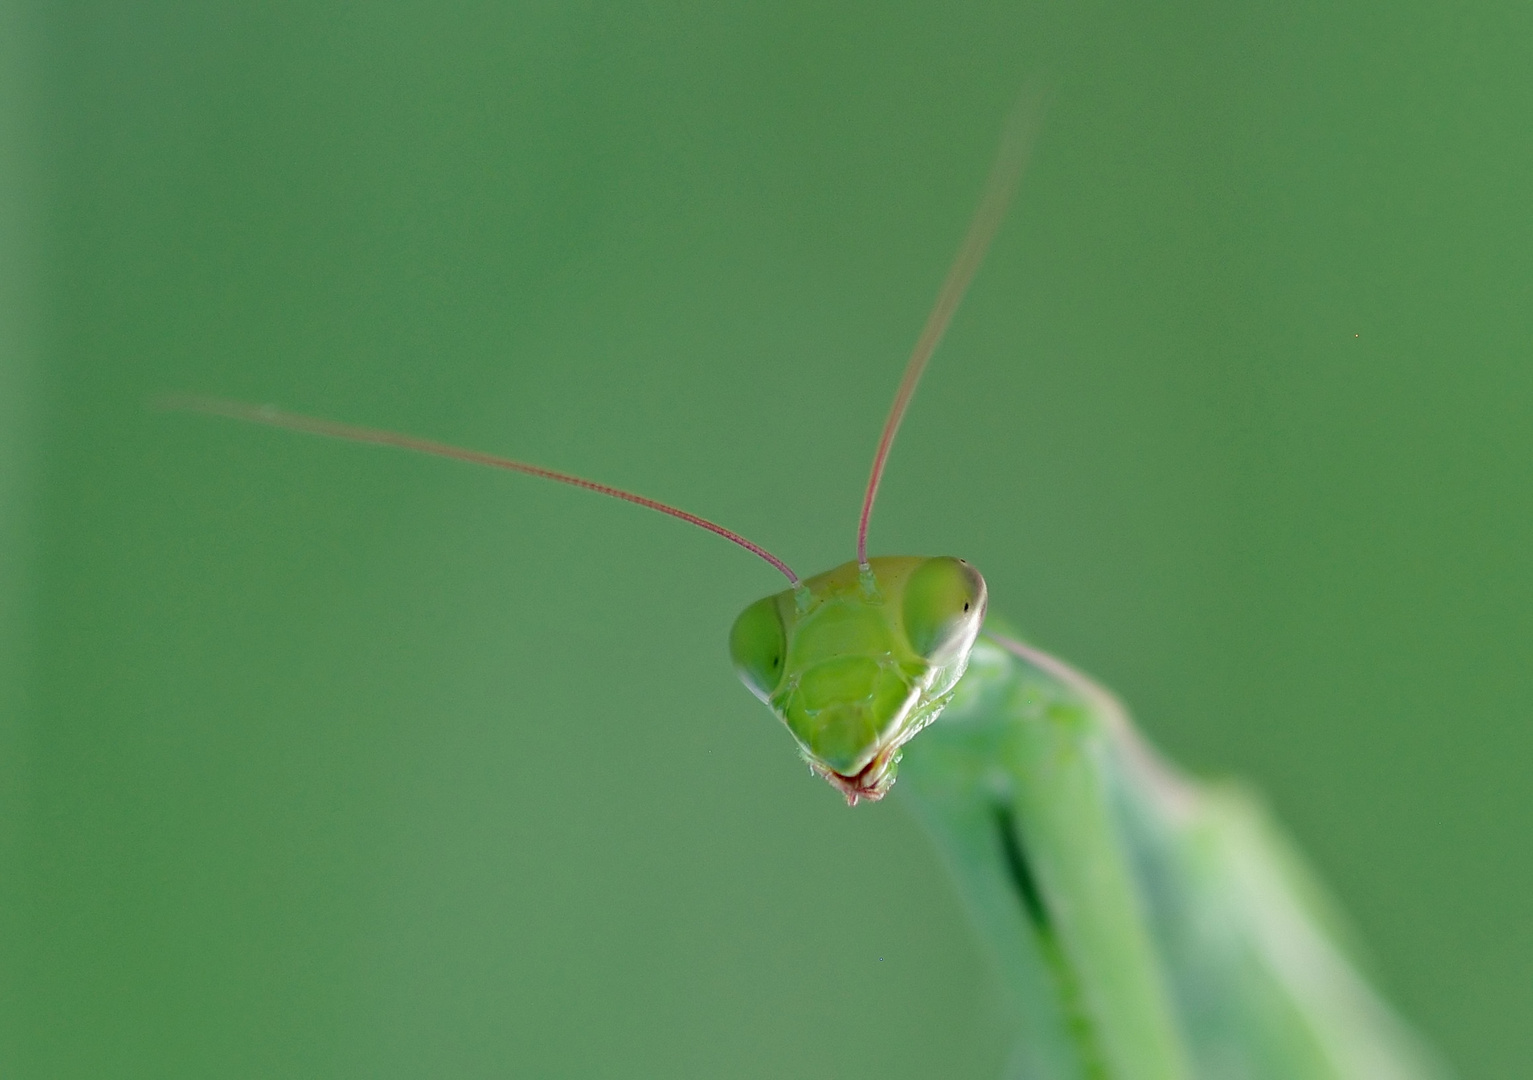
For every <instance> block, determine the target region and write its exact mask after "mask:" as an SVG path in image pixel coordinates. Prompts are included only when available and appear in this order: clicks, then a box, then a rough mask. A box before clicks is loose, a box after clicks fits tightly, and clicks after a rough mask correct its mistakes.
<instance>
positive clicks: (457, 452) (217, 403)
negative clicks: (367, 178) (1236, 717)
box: [154, 396, 798, 585]
mask: <svg viewBox="0 0 1533 1080" xmlns="http://www.w3.org/2000/svg"><path fill="white" fill-rule="evenodd" d="M154 405H155V406H156V407H157V408H161V409H170V410H174V411H176V412H195V413H205V414H207V415H209V416H226V417H229V418H230V419H233V420H249V421H250V422H252V423H256V424H267V425H270V426H271V427H279V428H287V429H288V430H290V431H302V432H306V433H308V434H310V435H325V436H328V437H329V438H332V439H349V440H351V441H352V442H360V443H374V444H376V445H378V446H397V447H399V448H400V449H402V450H414V451H417V452H418V453H422V454H435V455H436V456H437V457H445V458H453V459H454V460H457V461H468V462H472V463H473V464H475V465H489V466H490V467H492V468H496V469H509V470H511V471H512V472H519V473H525V474H526V475H528V476H537V477H540V478H542V479H544V480H553V481H556V482H557V483H560V484H569V485H570V486H571V487H578V488H584V489H585V490H586V491H594V492H596V493H597V494H598V495H610V496H611V497H612V498H614V499H622V500H624V501H625V502H631V503H636V504H638V505H639V506H644V507H648V508H649V509H651V510H658V511H659V512H660V513H662V514H669V515H670V516H671V517H673V518H680V519H681V520H682V521H685V522H687V523H688V524H691V525H696V526H697V527H698V528H699V529H707V530H708V531H709V532H711V533H714V534H715V535H717V536H722V537H723V538H724V539H725V540H728V541H729V542H730V543H732V544H738V545H740V546H741V547H743V548H744V549H745V550H746V551H749V552H750V553H751V554H753V555H759V556H760V557H761V558H763V559H765V560H766V561H767V562H769V563H771V564H772V565H773V566H775V567H776V568H777V569H778V570H779V571H781V572H782V574H783V575H784V576H785V577H786V578H787V579H788V581H789V582H790V583H792V584H793V585H797V584H798V575H797V574H795V573H794V572H793V571H792V569H790V568H789V566H788V564H787V563H785V562H783V561H782V560H781V559H779V558H778V557H777V556H776V555H773V554H772V553H771V552H770V551H768V550H767V549H766V548H764V547H761V546H760V545H758V544H753V543H751V541H749V540H747V539H746V538H745V537H743V536H741V535H740V534H739V533H737V532H732V531H731V530H729V529H726V528H724V526H722V525H716V524H714V523H713V522H711V521H709V520H708V519H707V518H701V517H698V516H697V515H696V514H689V513H687V512H686V511H685V510H679V509H677V508H676V507H674V506H670V505H668V504H666V503H663V502H658V501H657V500H655V499H647V498H645V497H644V496H643V495H635V494H634V493H633V492H631V491H624V490H623V489H622V488H615V487H609V486H608V485H606V484H598V483H597V482H596V481H594V480H587V479H585V478H584V477H580V476H572V475H571V474H569V473H565V472H559V471H557V470H556V469H545V468H543V467H542V466H541V465H529V464H528V463H527V462H525V461H512V460H511V459H510V458H503V457H496V456H495V455H494V454H486V453H482V452H480V451H478V450H465V449H463V448H462V447H458V446H450V445H448V444H447V443H439V442H433V441H432V440H430V439H421V438H417V437H416V436H414V435H402V434H400V433H399V432H396V431H385V430H383V429H382V428H369V427H358V426H356V425H355V424H342V423H340V422H338V421H336V420H322V419H320V418H319V417H317V416H304V415H303V414H301V413H292V412H286V411H284V410H282V409H278V408H275V407H273V406H271V405H250V404H247V403H245V402H243V401H227V400H225V399H223V398H210V397H195V396H171V397H163V398H159V399H157V400H156V401H155V402H154Z"/></svg>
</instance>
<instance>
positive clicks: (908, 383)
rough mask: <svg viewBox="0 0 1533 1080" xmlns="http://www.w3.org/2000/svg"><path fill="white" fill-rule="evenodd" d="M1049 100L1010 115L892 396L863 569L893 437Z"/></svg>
mask: <svg viewBox="0 0 1533 1080" xmlns="http://www.w3.org/2000/svg"><path fill="white" fill-rule="evenodd" d="M1046 98H1047V92H1046V88H1045V87H1044V86H1043V85H1041V84H1038V83H1035V84H1033V85H1031V86H1029V87H1028V89H1027V90H1026V91H1024V93H1023V94H1022V98H1021V100H1019V101H1018V102H1017V105H1016V107H1015V108H1014V109H1013V110H1012V113H1011V117H1010V119H1009V120H1008V121H1007V122H1006V128H1005V131H1004V132H1003V134H1002V136H1001V148H1000V150H999V151H997V153H996V156H995V164H994V165H992V166H991V167H990V177H989V179H988V180H986V181H985V193H984V195H983V196H981V198H980V200H979V209H978V210H976V211H975V212H974V220H973V221H971V222H970V223H969V231H968V233H967V234H966V235H965V236H964V238H963V243H962V244H961V245H959V248H958V255H957V257H956V258H954V260H953V265H952V267H950V268H949V269H948V272H947V279H946V280H945V281H943V283H942V289H941V291H940V292H938V293H937V303H936V305H935V306H934V307H933V308H932V310H931V314H930V315H928V316H927V317H926V325H925V326H924V327H922V328H921V336H920V337H918V338H916V345H915V349H914V350H912V351H911V354H910V360H909V361H908V362H907V363H906V364H905V375H904V377H903V378H901V379H900V388H899V390H898V391H897V392H896V393H895V395H894V404H893V405H892V406H891V407H890V409H889V418H888V419H887V420H885V421H884V431H883V434H882V435H880V436H879V439H878V450H877V452H876V453H875V454H874V455H873V471H872V473H871V474H870V475H869V476H868V490H867V492H866V493H865V494H864V495H863V497H862V516H861V517H860V518H859V519H858V521H857V562H858V563H859V564H860V565H862V566H867V565H868V521H869V519H870V518H872V516H873V500H874V499H875V498H876V497H877V496H878V482H879V481H880V480H882V479H883V475H884V463H885V462H886V461H887V460H888V458H889V447H890V446H891V445H893V443H894V434H895V432H897V431H899V429H900V421H901V420H903V419H904V418H905V410H906V409H907V408H908V407H909V405H910V399H911V397H913V396H914V395H915V392H916V384H917V383H919V382H920V381H921V372H922V371H924V370H926V362H927V361H928V360H930V359H931V357H932V353H934V352H936V351H937V343H938V342H940V341H941V340H942V334H943V332H944V331H946V330H947V325H948V323H949V322H951V321H952V319H953V312H955V311H957V310H958V302H959V301H960V300H962V299H963V294H964V292H965V290H967V289H968V287H969V282H971V281H973V280H974V274H975V272H976V271H977V270H978V269H979V265H980V263H982V262H983V261H984V259H985V251H986V249H987V248H989V247H990V241H991V240H992V239H994V238H995V232H996V230H997V229H998V228H999V227H1000V224H1001V219H1002V218H1004V217H1005V216H1006V207H1007V206H1008V205H1009V204H1010V203H1011V197H1012V195H1013V194H1015V193H1016V190H1017V183H1018V181H1020V180H1021V179H1022V171H1023V169H1025V168H1026V167H1027V159H1028V156H1029V155H1030V153H1031V152H1032V148H1033V137H1034V136H1035V135H1036V134H1037V133H1038V124H1039V120H1040V119H1041V118H1042V115H1043V106H1044V103H1045V100H1046Z"/></svg>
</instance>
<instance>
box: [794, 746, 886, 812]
mask: <svg viewBox="0 0 1533 1080" xmlns="http://www.w3.org/2000/svg"><path fill="white" fill-rule="evenodd" d="M892 752H893V748H892V747H891V748H890V749H888V750H884V751H881V752H880V753H878V754H877V755H875V756H874V758H873V760H872V761H870V762H868V763H867V764H866V765H864V766H863V767H862V771H861V772H859V773H857V774H856V775H855V776H845V775H843V774H841V773H838V772H832V771H831V770H830V769H827V768H825V767H824V766H821V765H815V766H814V771H815V772H817V773H819V774H820V775H821V776H823V777H825V779H826V780H828V781H829V782H830V786H831V787H833V788H835V789H836V790H837V791H839V792H841V794H842V795H844V796H846V805H847V806H856V805H857V804H858V803H859V802H863V801H867V802H877V801H878V800H879V799H882V798H883V797H884V796H885V795H887V794H888V793H889V789H890V788H891V787H893V786H894V774H893V772H891V770H890V768H889V755H890V753H892ZM811 764H814V763H813V762H811Z"/></svg>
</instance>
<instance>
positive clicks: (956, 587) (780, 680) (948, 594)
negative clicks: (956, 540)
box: [729, 556, 985, 806]
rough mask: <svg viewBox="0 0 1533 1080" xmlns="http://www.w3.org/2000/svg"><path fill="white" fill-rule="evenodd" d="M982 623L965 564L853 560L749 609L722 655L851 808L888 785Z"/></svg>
mask: <svg viewBox="0 0 1533 1080" xmlns="http://www.w3.org/2000/svg"><path fill="white" fill-rule="evenodd" d="M984 617H985V579H984V578H983V577H981V576H980V574H979V571H977V570H975V569H974V568H973V567H972V566H970V565H969V564H968V563H966V562H964V561H963V560H962V559H954V558H949V557H946V556H944V557H939V558H920V557H889V558H876V559H872V560H870V561H869V562H868V563H866V564H863V565H861V566H859V564H858V563H857V562H855V561H853V562H849V563H845V564H844V565H842V566H838V567H836V568H835V569H834V570H830V571H827V572H826V573H823V574H820V575H819V576H817V577H812V578H809V579H808V580H807V581H802V582H800V583H799V584H798V585H797V586H795V587H794V588H791V589H786V590H784V591H783V592H780V593H774V594H773V595H771V596H768V597H766V598H764V599H762V600H758V601H756V602H755V603H754V604H752V605H751V606H750V607H748V608H746V609H745V610H744V611H743V612H741V613H740V617H739V618H738V619H736V620H735V624H734V628H733V629H732V630H731V631H730V634H729V653H730V658H731V660H733V662H734V666H735V670H736V671H737V672H738V673H739V675H740V680H741V681H742V682H744V683H745V685H746V687H747V688H748V689H749V690H750V691H751V693H753V694H755V695H756V696H757V697H759V698H760V699H761V700H762V701H764V702H766V704H767V705H769V706H770V707H771V709H772V711H773V712H774V713H776V714H777V716H778V717H779V718H780V719H781V720H782V722H783V723H784V724H786V725H787V728H788V731H789V732H791V733H792V735H793V738H794V739H795V740H796V741H797V743H798V748H799V753H801V754H802V755H803V756H804V759H805V760H806V761H808V762H809V766H810V768H812V769H813V770H814V771H815V772H816V773H818V774H819V775H820V776H823V777H824V778H825V779H826V780H828V781H829V782H830V783H831V784H832V785H833V786H834V787H836V788H837V789H838V790H840V792H841V793H842V794H843V795H845V796H846V801H847V802H848V803H849V804H851V805H853V806H855V805H856V804H857V802H858V801H859V800H861V799H867V800H869V801H876V800H878V799H881V798H883V796H884V794H885V792H887V791H888V790H889V788H890V786H891V785H893V783H894V774H895V767H896V766H897V765H898V764H899V759H900V748H901V747H902V746H904V745H905V743H907V742H909V741H910V739H911V738H912V737H913V736H914V735H915V734H916V732H918V731H920V730H921V729H922V728H923V727H925V726H926V725H927V724H929V723H931V722H932V721H933V720H935V719H936V718H937V714H938V713H940V712H941V711H942V707H943V706H944V705H946V704H947V701H948V698H949V697H950V696H951V695H952V692H953V688H954V686H956V685H957V684H958V680H959V678H960V677H962V675H963V673H964V669H965V668H966V667H967V666H968V663H969V650H970V649H971V648H973V646H974V639H975V636H976V635H977V634H978V633H979V628H980V624H981V623H982V622H983V621H984Z"/></svg>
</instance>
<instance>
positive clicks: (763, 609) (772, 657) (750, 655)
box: [729, 596, 788, 704]
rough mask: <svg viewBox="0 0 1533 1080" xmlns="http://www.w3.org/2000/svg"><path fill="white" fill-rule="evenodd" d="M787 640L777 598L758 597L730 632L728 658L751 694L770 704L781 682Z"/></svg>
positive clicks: (743, 612) (741, 614)
mask: <svg viewBox="0 0 1533 1080" xmlns="http://www.w3.org/2000/svg"><path fill="white" fill-rule="evenodd" d="M787 652H788V639H787V635H786V634H785V633H784V632H783V628H782V615H781V614H779V612H778V610H777V597H775V596H768V597H767V598H766V599H764V600H757V601H756V602H755V603H754V604H752V605H751V606H750V607H748V608H746V609H745V610H744V611H742V612H741V613H740V617H739V618H738V619H736V620H735V625H734V628H733V629H731V630H730V631H729V659H730V660H731V661H733V663H734V665H735V672H736V673H737V674H738V675H739V676H740V681H741V682H743V683H744V684H745V686H746V688H747V689H748V690H750V692H751V693H753V694H755V695H756V696H757V697H759V698H760V699H761V700H762V701H765V702H767V703H768V704H770V703H771V697H772V691H773V690H775V689H777V684H778V683H780V682H782V669H783V662H784V661H785V660H786V659H787Z"/></svg>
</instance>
